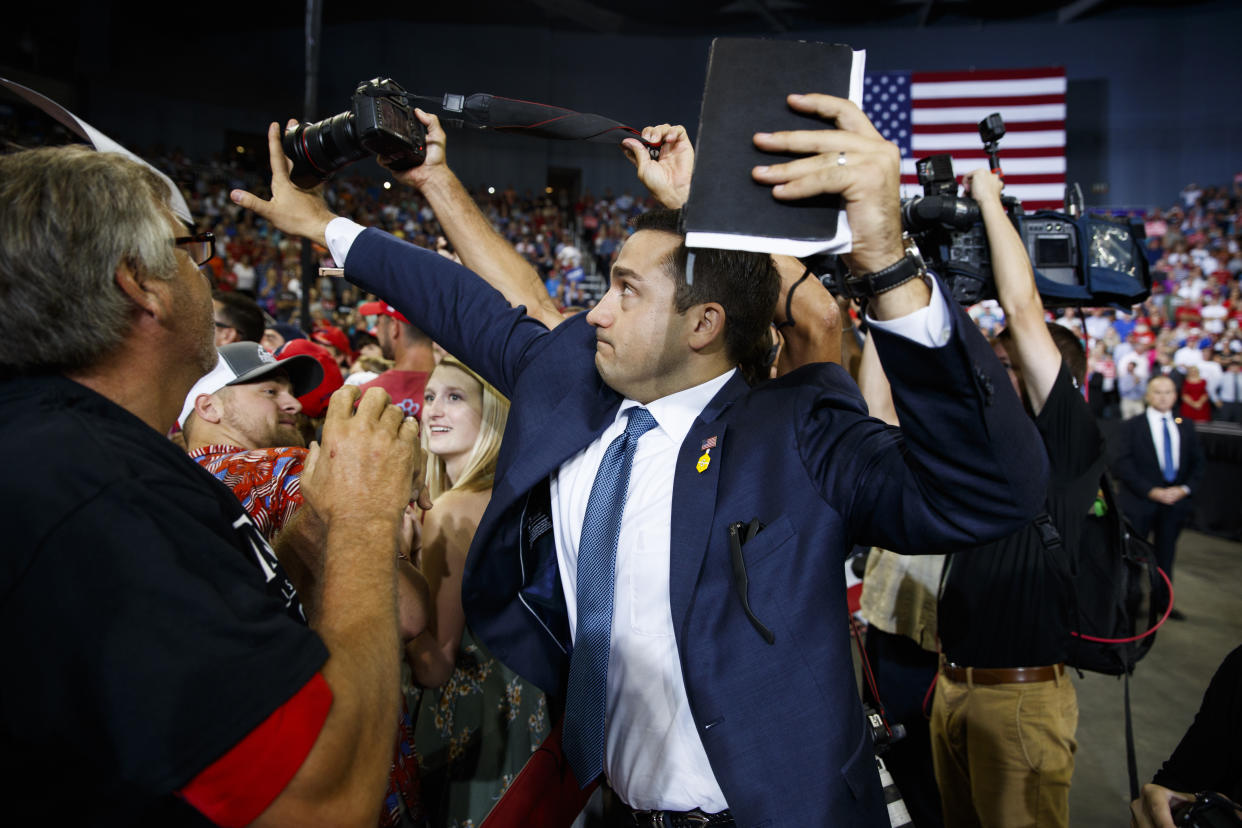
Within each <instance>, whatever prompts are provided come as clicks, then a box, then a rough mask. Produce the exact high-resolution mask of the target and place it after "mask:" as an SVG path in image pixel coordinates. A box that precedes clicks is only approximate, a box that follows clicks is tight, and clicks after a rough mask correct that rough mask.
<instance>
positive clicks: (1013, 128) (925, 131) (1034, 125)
mask: <svg viewBox="0 0 1242 828" xmlns="http://www.w3.org/2000/svg"><path fill="white" fill-rule="evenodd" d="M979 120H980V121H982V120H983V119H982V118H980V119H979ZM1064 126H1065V121H1063V120H1054V121H1019V122H1016V123H1012V124H1011V123H1009V121H1008V120H1006V121H1005V134H1006V135H1008V134H1009V133H1011V132H1035V131H1036V130H1041V129H1054V130H1055V129H1062V128H1063V127H1064ZM913 131H914V133H915V134H916V135H931V134H933V133H937V132H969V133H971V134H972V135H974V136H975V138H976V139H978V138H979V121H975V122H974V123H963V124H919V125H918V126H916V127H914V128H913ZM979 140H982V139H979ZM1002 140H1004V139H1002ZM980 146H982V144H980Z"/></svg>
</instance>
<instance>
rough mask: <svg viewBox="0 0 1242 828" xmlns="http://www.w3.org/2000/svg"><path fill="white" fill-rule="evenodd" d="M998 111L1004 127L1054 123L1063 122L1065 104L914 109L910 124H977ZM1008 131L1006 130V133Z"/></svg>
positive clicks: (986, 105) (987, 105)
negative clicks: (1025, 122) (1013, 124)
mask: <svg viewBox="0 0 1242 828" xmlns="http://www.w3.org/2000/svg"><path fill="white" fill-rule="evenodd" d="M997 111H1000V113H1001V115H1002V116H1003V117H1004V119H1005V125H1006V127H1008V125H1009V124H1010V123H1016V122H1020V121H1054V120H1059V121H1061V122H1062V123H1064V122H1065V104H1063V103H1060V104H1036V105H1034V106H999V105H998V106H992V105H991V104H985V105H982V106H958V107H946V108H944V109H915V110H914V111H913V112H911V113H910V122H911V123H912V124H916V125H919V124H960V123H970V122H972V121H973V122H974V123H976V124H978V123H979V122H980V121H982V120H983V119H984V118H986V117H988V116H989V115H991V114H992V113H993V112H997ZM1007 131H1008V129H1006V132H1007Z"/></svg>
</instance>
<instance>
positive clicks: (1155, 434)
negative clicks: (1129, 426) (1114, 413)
mask: <svg viewBox="0 0 1242 828" xmlns="http://www.w3.org/2000/svg"><path fill="white" fill-rule="evenodd" d="M1162 421H1164V422H1167V423H1168V425H1169V442H1170V444H1171V445H1172V447H1173V470H1174V472H1176V471H1177V469H1179V468H1180V466H1179V465H1178V463H1179V461H1180V460H1181V451H1182V432H1181V430H1180V429H1179V428H1178V427H1177V421H1176V420H1175V419H1173V412H1172V411H1170V412H1168V413H1167V414H1161V413H1160V412H1159V411H1157V410H1156V409H1154V408H1152V407H1151V406H1148V407H1147V426H1148V428H1150V429H1151V441H1152V443H1154V444H1155V446H1156V459H1157V460H1158V461H1160V469H1161V471H1163V470H1164V469H1165V468H1167V467H1166V466H1165V456H1164V428H1163V427H1162V426H1161V425H1160V423H1161V422H1162ZM1183 488H1184V489H1186V491H1187V492H1189V491H1190V487H1189V486H1184V487H1183Z"/></svg>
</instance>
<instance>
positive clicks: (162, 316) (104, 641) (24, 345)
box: [0, 147, 419, 826]
mask: <svg viewBox="0 0 1242 828" xmlns="http://www.w3.org/2000/svg"><path fill="white" fill-rule="evenodd" d="M169 192H170V191H169V185H168V184H167V183H166V182H165V181H164V180H162V179H161V178H160V177H159V176H158V175H157V174H156V173H155V172H154V171H152V170H150V169H148V168H147V167H144V166H143V165H141V164H139V163H136V162H134V161H131V160H129V159H126V158H124V157H122V156H120V155H116V154H109V153H96V152H93V151H91V150H88V149H86V148H83V147H55V148H48V149H40V150H31V151H26V152H19V153H14V154H11V155H4V156H0V205H2V206H0V292H2V293H3V294H4V296H5V301H4V302H2V303H0V330H3V331H4V332H5V335H4V336H3V337H0V377H2V378H3V380H4V381H3V382H0V469H4V472H5V474H4V479H3V482H2V483H0V500H2V501H3V503H4V505H5V509H6V514H7V515H8V521H7V522H6V524H7V525H6V527H5V531H6V537H5V542H4V547H3V548H4V554H3V556H0V561H2V562H3V563H2V565H0V625H2V626H3V628H4V629H5V630H9V631H10V633H11V634H10V635H9V636H8V640H7V644H8V647H7V649H6V652H5V675H6V678H7V679H8V680H7V681H5V682H4V686H3V689H2V690H0V775H2V776H3V778H4V779H5V791H6V796H5V801H4V814H5V818H6V820H7V821H8V822H10V823H12V824H15V825H41V824H49V823H51V822H63V821H68V822H73V823H74V824H77V825H101V826H102V825H136V826H148V825H150V826H155V825H159V826H182V825H187V826H188V825H209V824H212V823H216V824H233V825H243V824H253V825H305V824H312V823H314V824H351V825H365V824H371V825H374V824H376V822H377V821H378V816H379V812H380V809H381V804H382V800H383V798H384V786H385V782H386V779H387V775H388V768H389V763H390V759H391V756H392V743H393V726H392V725H393V721H394V719H395V718H396V717H397V714H398V709H399V707H398V704H399V695H400V687H399V673H398V653H399V648H398V638H397V619H396V608H395V601H394V600H393V595H394V581H395V567H394V561H395V559H396V551H397V550H396V541H397V537H398V534H399V523H400V518H401V514H402V510H403V509H404V507H405V505H406V503H407V501H408V498H409V492H410V481H411V479H412V477H413V473H414V470H415V468H416V465H417V461H418V459H419V451H418V448H417V442H416V434H417V426H416V424H415V423H414V421H413V420H412V419H408V418H404V417H403V416H402V414H401V412H400V410H399V409H397V408H395V407H393V406H390V405H387V399H386V397H385V395H384V394H383V393H382V392H378V391H376V392H372V393H370V394H367V395H366V396H365V397H364V398H363V399H362V401H361V403H360V404H359V405H358V408H357V413H356V414H354V413H352V411H353V403H354V398H355V397H356V395H357V392H356V391H342V392H340V393H339V394H338V395H337V396H334V398H333V400H332V403H331V405H330V408H329V411H328V416H327V420H326V422H325V425H324V430H323V450H322V451H319V449H318V448H317V447H316V448H312V450H311V453H310V456H309V457H308V459H307V470H306V472H305V473H304V474H303V478H302V491H303V494H304V495H305V497H306V499H307V501H308V502H310V503H312V504H313V505H314V507H315V510H316V512H317V513H318V514H319V515H320V516H321V517H322V519H323V521H324V523H325V524H326V527H327V529H326V534H327V541H326V550H325V554H324V563H323V566H322V570H321V571H319V572H317V573H314V574H315V575H316V576H317V577H316V587H317V588H316V596H317V598H318V599H319V601H318V611H317V612H316V613H315V623H314V625H313V627H307V626H306V623H305V620H304V615H303V611H302V605H301V603H300V601H299V599H298V596H297V593H296V592H295V591H294V589H293V587H292V585H291V584H290V582H289V580H288V578H287V577H286V576H285V573H284V571H283V569H282V568H281V566H280V564H279V562H278V561H277V559H276V558H275V556H274V555H273V554H272V551H271V549H270V547H268V545H267V543H266V541H265V540H264V539H263V537H262V535H261V534H260V533H259V532H258V531H257V530H256V528H255V526H254V524H253V523H252V522H251V521H250V519H249V518H248V517H247V515H246V513H245V512H244V511H243V510H242V508H241V505H240V504H239V503H238V501H237V499H236V498H235V497H234V496H233V493H232V491H231V490H229V489H228V488H227V487H225V486H223V485H222V484H220V483H219V482H218V481H217V480H215V479H214V478H213V477H212V476H211V475H210V474H209V473H208V472H207V471H205V470H204V469H202V468H200V467H199V466H198V465H197V464H196V463H194V462H193V461H192V460H190V459H189V458H188V457H186V456H185V455H184V454H183V453H182V452H181V451H179V450H178V449H177V448H176V447H175V446H174V445H173V444H172V443H171V442H170V441H168V440H167V439H165V437H164V435H165V434H166V433H167V432H168V430H169V428H170V427H171V426H172V424H173V421H174V420H175V419H176V416H177V413H178V411H179V410H180V408H181V405H182V402H183V401H184V399H185V396H186V393H187V392H188V391H189V389H190V387H191V386H192V385H193V384H194V382H195V380H196V379H198V377H200V376H201V375H202V374H204V373H206V372H207V371H208V370H210V369H211V368H212V366H213V365H215V362H216V351H215V348H214V347H213V342H212V341H213V334H212V327H213V326H212V303H211V292H210V286H209V285H208V283H207V280H206V278H205V277H204V275H203V274H202V273H201V272H200V271H199V269H198V267H199V266H200V265H202V264H204V263H205V262H207V261H208V260H209V259H210V258H211V256H212V253H213V240H212V239H211V238H210V236H209V235H208V234H199V235H192V230H189V229H187V228H186V226H185V225H184V224H182V223H180V222H179V221H178V218H177V217H176V215H175V214H174V213H173V211H172V209H171V208H170V207H169ZM187 218H188V217H187ZM52 328H55V329H56V330H58V331H59V332H60V334H59V335H58V336H57V337H55V338H53V339H48V338H46V337H44V336H41V335H40V334H41V333H42V332H44V331H47V330H49V329H52ZM50 815H55V816H50Z"/></svg>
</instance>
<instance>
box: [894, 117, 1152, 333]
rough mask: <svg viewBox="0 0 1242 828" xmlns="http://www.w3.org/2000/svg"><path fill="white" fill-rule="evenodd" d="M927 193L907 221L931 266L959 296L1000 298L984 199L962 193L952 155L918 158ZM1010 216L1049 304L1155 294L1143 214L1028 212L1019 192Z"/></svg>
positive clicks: (994, 145) (993, 127)
mask: <svg viewBox="0 0 1242 828" xmlns="http://www.w3.org/2000/svg"><path fill="white" fill-rule="evenodd" d="M979 133H980V136H981V137H982V139H983V147H984V150H985V151H986V152H987V153H988V157H989V159H990V160H991V166H992V169H994V170H996V169H999V168H1000V161H999V157H998V155H999V151H998V142H999V140H1000V138H1001V137H1002V136H1004V134H1005V127H1004V123H1003V121H1001V117H1000V115H998V114H995V113H993V114H992V115H989V116H988V117H987V118H985V119H984V120H983V121H981V122H980V124H979ZM915 168H916V170H917V171H918V175H919V184H921V185H922V186H923V195H922V196H921V197H918V198H912V199H907V200H906V201H904V202H903V203H902V206H901V218H902V226H903V227H904V229H905V230H906V232H907V233H909V234H910V236H911V237H912V238H913V239H914V241H915V243H916V244H917V245H918V247H919V252H920V253H921V254H922V256H923V260H924V261H925V262H927V265H928V267H929V268H931V269H932V270H934V271H935V272H936V273H938V274H940V276H941V278H942V279H944V281H945V283H946V285H948V287H949V290H950V292H951V293H952V295H953V298H954V299H955V300H957V301H958V302H959V303H961V304H963V305H973V304H975V303H977V302H981V301H983V300H985V299H995V298H996V282H995V279H994V277H993V273H992V263H991V256H990V253H989V249H988V240H987V232H986V230H985V229H984V227H983V222H982V217H981V214H980V211H979V204H978V202H976V201H975V200H974V199H972V198H968V197H964V196H958V195H957V181H956V179H955V177H954V174H953V160H952V158H951V156H949V155H947V154H946V155H933V156H929V157H927V158H923V159H920V160H919V162H918V163H917V164H916V165H915ZM1003 203H1004V205H1005V211H1006V213H1007V214H1008V216H1009V220H1010V221H1011V222H1013V225H1014V227H1016V228H1017V230H1018V234H1019V235H1020V236H1021V237H1022V241H1023V243H1024V245H1025V246H1026V250H1027V255H1028V256H1029V257H1030V260H1031V267H1032V268H1033V269H1034V271H1035V285H1036V287H1037V288H1038V290H1039V295H1040V299H1041V300H1042V301H1043V304H1044V307H1047V308H1056V307H1067V306H1082V305H1087V306H1093V307H1100V306H1105V305H1113V306H1116V307H1121V308H1123V309H1125V310H1129V308H1130V307H1132V306H1133V305H1135V304H1137V303H1138V302H1141V301H1143V300H1144V299H1146V298H1147V297H1148V296H1149V295H1150V294H1151V272H1150V269H1149V265H1148V262H1147V256H1146V253H1145V251H1144V250H1143V247H1142V239H1143V238H1144V235H1145V234H1144V231H1143V225H1142V223H1141V222H1139V221H1137V220H1126V219H1113V218H1110V217H1107V216H1094V215H1086V214H1084V213H1083V211H1082V210H1081V207H1079V208H1078V209H1076V210H1075V211H1074V213H1073V214H1071V213H1061V212H1054V211H1050V210H1041V211H1039V212H1036V213H1032V214H1029V215H1027V214H1024V213H1023V211H1022V204H1021V202H1019V201H1018V200H1017V199H1015V198H1010V197H1008V196H1006V197H1005V198H1004V199H1003Z"/></svg>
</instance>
